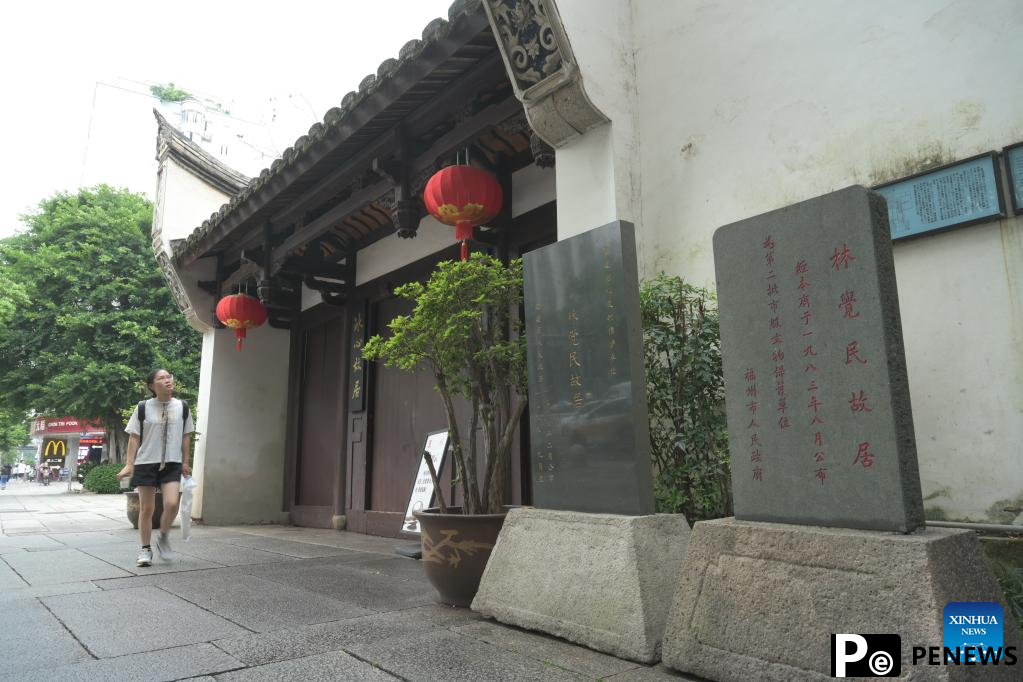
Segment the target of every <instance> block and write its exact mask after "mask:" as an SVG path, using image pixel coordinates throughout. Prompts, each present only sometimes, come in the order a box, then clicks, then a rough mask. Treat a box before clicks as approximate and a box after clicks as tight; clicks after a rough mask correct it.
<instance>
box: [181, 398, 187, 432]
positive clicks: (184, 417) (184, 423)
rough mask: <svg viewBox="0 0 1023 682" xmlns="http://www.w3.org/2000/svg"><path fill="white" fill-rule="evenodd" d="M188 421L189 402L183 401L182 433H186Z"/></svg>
mask: <svg viewBox="0 0 1023 682" xmlns="http://www.w3.org/2000/svg"><path fill="white" fill-rule="evenodd" d="M187 423H188V403H186V402H185V401H184V400H182V401H181V435H182V436H184V435H185V425H186V424H187Z"/></svg>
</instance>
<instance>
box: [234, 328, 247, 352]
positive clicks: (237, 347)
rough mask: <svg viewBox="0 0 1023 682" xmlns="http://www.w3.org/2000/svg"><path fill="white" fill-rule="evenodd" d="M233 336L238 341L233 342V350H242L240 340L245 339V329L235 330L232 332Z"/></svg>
mask: <svg viewBox="0 0 1023 682" xmlns="http://www.w3.org/2000/svg"><path fill="white" fill-rule="evenodd" d="M234 336H235V338H236V339H238V340H237V341H236V342H235V344H234V347H235V350H241V349H242V339H244V338H245V327H238V328H237V329H235V330H234Z"/></svg>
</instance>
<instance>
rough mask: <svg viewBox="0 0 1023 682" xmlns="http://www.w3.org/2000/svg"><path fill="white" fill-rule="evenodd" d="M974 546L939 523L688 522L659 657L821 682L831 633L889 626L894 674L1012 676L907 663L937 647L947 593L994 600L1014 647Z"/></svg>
mask: <svg viewBox="0 0 1023 682" xmlns="http://www.w3.org/2000/svg"><path fill="white" fill-rule="evenodd" d="M982 552H983V550H981V548H980V543H979V541H978V540H977V538H976V536H975V535H974V534H973V533H971V532H969V531H961V530H951V529H945V528H929V529H927V530H924V531H921V532H919V533H915V534H913V535H896V534H887V533H881V532H871V531H858V530H847V529H838V528H820V527H813V526H794V525H786V524H774V523H755V522H746V521H736V520H735V519H719V520H716V521H707V522H701V523H697V524H696V526H695V528H694V529H693V534H692V538H691V539H690V542H689V550H688V555H687V557H686V562H685V565H684V568H683V570H682V575H681V578H680V580H679V583H678V589H677V591H676V592H675V598H674V600H673V603H672V606H671V612H670V614H669V615H668V624H667V629H666V631H665V635H664V652H663V653H664V655H663V660H664V663H665V664H666V665H668V666H670V667H672V668H675V669H676V670H680V671H683V672H687V673H693V674H696V675H699V676H701V677H706V678H708V679H711V680H719V681H721V682H726V681H732V680H735V681H738V682H749V681H750V680H764V681H775V680H776V681H778V682H793V681H795V680H818V681H819V680H823V679H828V678H830V673H831V634H832V633H836V634H837V633H855V634H875V633H876V634H884V633H894V634H898V635H900V636H901V637H902V678H903V679H911V680H958V679H984V680H1002V679H1004V680H1018V679H1020V673H1021V669H1020V668H1019V667H1018V665H1013V666H1005V665H985V666H981V665H975V666H965V665H960V666H954V665H953V666H929V665H926V660H921V661H920V662H919V663H918V664H917V665H915V666H914V665H913V664H912V660H913V647H914V646H920V647H932V646H936V647H940V646H942V609H944V607H945V605H946V604H947V603H948V602H950V601H996V602H1000V603H1002V608H1003V609H1004V611H1005V617H1006V622H1005V624H1004V628H1003V629H1004V633H1005V634H1004V644H1003V646H1017V647H1018V646H1020V637H1019V629H1018V628H1017V627H1016V623H1015V620H1014V619H1013V617H1012V614H1011V611H1010V610H1009V608H1008V607H1007V606H1006V605H1005V603H1004V600H1003V598H1002V593H1001V590H1000V589H999V587H998V583H997V582H996V581H995V579H994V577H993V576H992V574H991V572H990V570H989V568H988V567H987V564H986V562H985V559H984V556H983V553H982ZM1018 651H1019V650H1017V652H1018ZM1018 655H1019V653H1017V656H1018Z"/></svg>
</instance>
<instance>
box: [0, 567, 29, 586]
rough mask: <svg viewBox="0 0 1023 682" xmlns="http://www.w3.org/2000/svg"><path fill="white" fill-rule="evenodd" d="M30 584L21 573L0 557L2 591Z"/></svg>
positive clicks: (0, 584)
mask: <svg viewBox="0 0 1023 682" xmlns="http://www.w3.org/2000/svg"><path fill="white" fill-rule="evenodd" d="M27 585H28V583H27V582H25V581H24V580H23V579H22V577H21V576H20V575H18V574H17V573H16V572H15V571H14V570H13V569H12V568H11V567H10V566H8V565H7V564H6V563H4V561H3V559H0V591H6V590H13V589H16V588H19V587H26V586H27Z"/></svg>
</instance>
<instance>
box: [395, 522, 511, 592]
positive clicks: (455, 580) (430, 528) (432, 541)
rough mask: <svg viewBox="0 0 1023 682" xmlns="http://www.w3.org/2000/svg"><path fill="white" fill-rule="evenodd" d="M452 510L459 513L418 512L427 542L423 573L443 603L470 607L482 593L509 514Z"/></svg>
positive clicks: (424, 540)
mask: <svg viewBox="0 0 1023 682" xmlns="http://www.w3.org/2000/svg"><path fill="white" fill-rule="evenodd" d="M448 509H449V511H452V512H455V513H452V514H440V513H438V512H437V510H436V509H427V510H425V511H421V512H414V514H415V517H416V518H417V519H419V528H420V531H421V532H420V537H421V538H422V543H423V557H422V562H423V570H425V571H426V577H427V578H428V579H429V580H430V582H431V583H432V584H433V586H434V588H436V590H437V592H438V594H439V595H440V601H441V603H443V604H450V605H451V606H465V607H468V606H469V605H470V604H472V598H473V597H475V596H476V591H477V590H479V587H480V580H481V579H482V578H483V569H485V568H486V567H487V561H488V560H489V559H490V552H491V550H493V549H494V544H496V543H497V535H498V533H500V532H501V526H502V525H504V517H505V514H503V513H502V514H469V515H466V514H462V513H461V508H460V507H449V508H448Z"/></svg>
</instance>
